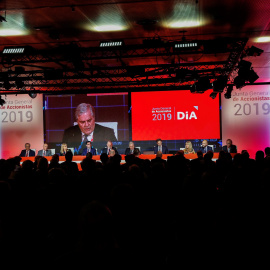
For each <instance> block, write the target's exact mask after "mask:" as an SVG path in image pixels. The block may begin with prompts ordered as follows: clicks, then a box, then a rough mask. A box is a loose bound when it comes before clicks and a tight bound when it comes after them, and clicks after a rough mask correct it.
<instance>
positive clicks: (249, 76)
mask: <svg viewBox="0 0 270 270" xmlns="http://www.w3.org/2000/svg"><path fill="white" fill-rule="evenodd" d="M251 65H252V64H251V62H248V61H245V60H241V61H240V62H239V64H238V68H239V70H238V76H237V77H236V78H235V79H234V83H235V85H236V88H241V87H243V86H244V85H245V82H246V81H249V82H250V83H254V82H255V81H256V80H257V79H259V76H258V74H257V73H256V72H255V71H254V70H253V68H252V67H251Z"/></svg>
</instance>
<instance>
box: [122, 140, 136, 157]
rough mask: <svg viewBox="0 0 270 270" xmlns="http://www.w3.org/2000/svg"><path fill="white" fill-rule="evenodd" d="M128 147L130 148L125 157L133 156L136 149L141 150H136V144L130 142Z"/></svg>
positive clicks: (127, 149)
mask: <svg viewBox="0 0 270 270" xmlns="http://www.w3.org/2000/svg"><path fill="white" fill-rule="evenodd" d="M128 146H129V147H128V148H126V151H125V155H132V154H134V150H135V149H138V150H139V148H136V147H135V145H134V142H129V145H128Z"/></svg>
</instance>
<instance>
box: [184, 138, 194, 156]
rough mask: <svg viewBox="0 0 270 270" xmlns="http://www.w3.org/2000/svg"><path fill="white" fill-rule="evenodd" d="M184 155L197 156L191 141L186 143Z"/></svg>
mask: <svg viewBox="0 0 270 270" xmlns="http://www.w3.org/2000/svg"><path fill="white" fill-rule="evenodd" d="M184 154H185V155H186V154H195V151H194V149H193V147H192V143H191V141H186V144H185V149H184Z"/></svg>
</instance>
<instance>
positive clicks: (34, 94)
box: [28, 92, 37, 98]
mask: <svg viewBox="0 0 270 270" xmlns="http://www.w3.org/2000/svg"><path fill="white" fill-rule="evenodd" d="M28 95H29V97H30V98H36V97H37V93H33V92H31V93H29V94H28Z"/></svg>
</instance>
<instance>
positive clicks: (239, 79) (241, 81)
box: [233, 76, 246, 89]
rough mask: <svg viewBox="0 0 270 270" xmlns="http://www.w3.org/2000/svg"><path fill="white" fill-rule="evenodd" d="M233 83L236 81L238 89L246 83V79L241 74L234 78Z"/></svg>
mask: <svg viewBox="0 0 270 270" xmlns="http://www.w3.org/2000/svg"><path fill="white" fill-rule="evenodd" d="M233 83H234V85H235V87H236V89H240V88H242V87H243V86H245V85H246V81H245V79H244V78H243V77H241V76H236V77H235V78H234V81H233Z"/></svg>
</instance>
